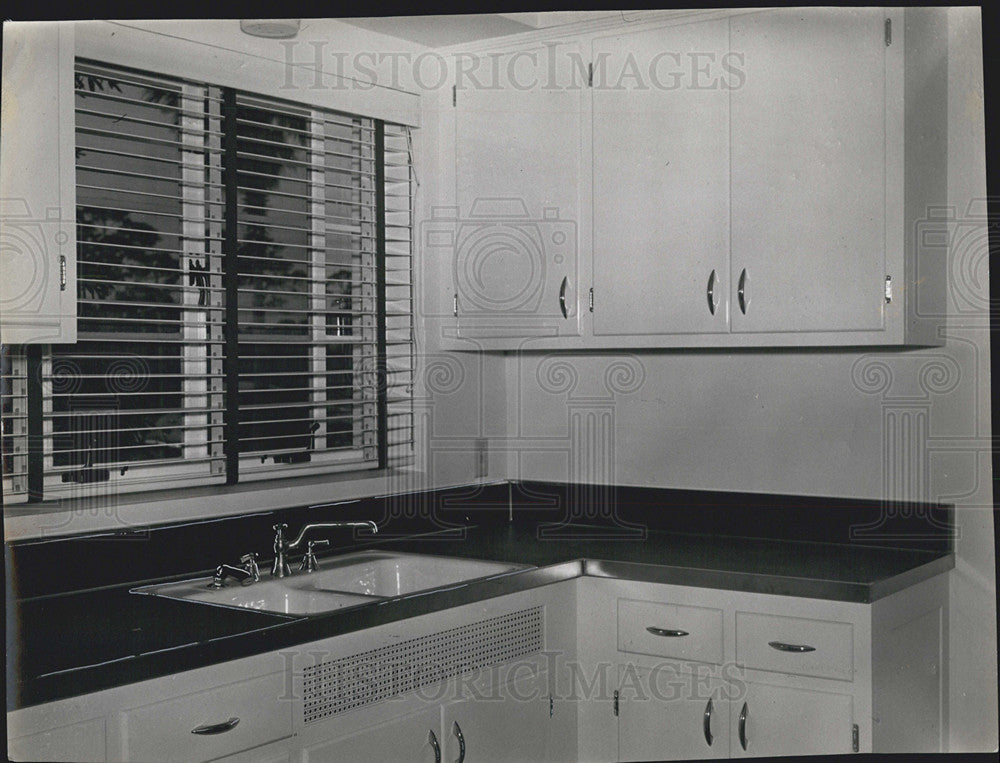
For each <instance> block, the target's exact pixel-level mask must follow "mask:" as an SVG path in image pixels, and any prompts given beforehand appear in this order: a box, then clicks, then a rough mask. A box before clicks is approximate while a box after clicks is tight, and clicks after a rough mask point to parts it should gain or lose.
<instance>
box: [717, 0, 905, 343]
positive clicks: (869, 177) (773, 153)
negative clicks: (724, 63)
mask: <svg viewBox="0 0 1000 763" xmlns="http://www.w3.org/2000/svg"><path fill="white" fill-rule="evenodd" d="M885 18H886V16H885V13H884V11H883V10H882V9H879V8H853V9H843V8H807V9H803V8H794V9H792V8H789V9H783V10H780V11H773V12H769V13H761V14H752V15H747V16H741V17H738V18H734V19H733V20H732V27H731V30H732V38H731V42H730V44H731V46H732V49H733V50H734V51H739V53H740V54H741V55H743V56H744V57H745V64H744V66H745V69H744V74H745V78H744V82H743V86H742V87H739V88H736V89H734V90H733V91H732V116H731V118H732V178H731V188H732V221H733V223H732V224H733V229H732V269H731V273H730V279H729V284H730V286H731V288H732V289H733V298H732V299H733V310H732V317H733V331H746V332H803V331H881V330H882V328H883V325H884V316H883V307H884V305H885V300H884V281H885V276H886V275H887V274H891V275H895V276H896V279H897V285H898V284H899V283H900V282H901V280H902V278H901V274H900V273H899V272H898V271H897V272H896V273H890V271H889V270H887V267H886V251H885V225H886V219H885V216H886V209H885V196H886V175H885V166H886V155H885V146H886V142H887V140H889V139H895V138H896V136H892V137H891V138H889V137H887V136H886V134H885V124H886V92H885V88H886V82H885V77H886V74H885V60H886V56H887V51H889V50H891V49H892V48H891V47H887V46H886V44H885V41H884V40H885ZM897 50H898V47H897ZM744 270H745V271H746V273H747V278H748V283H747V285H746V295H747V300H748V302H749V303H748V304H747V306H746V314H744V313H743V311H742V310H741V309H740V308H739V307H738V306H737V304H736V302H737V300H736V292H735V289H736V288H737V286H738V281H739V278H740V275H741V273H742V272H743V271H744Z"/></svg>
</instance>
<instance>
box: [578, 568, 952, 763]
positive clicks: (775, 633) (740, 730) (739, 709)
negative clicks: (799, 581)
mask: <svg viewBox="0 0 1000 763" xmlns="http://www.w3.org/2000/svg"><path fill="white" fill-rule="evenodd" d="M947 590H948V589H947V577H946V576H944V575H939V576H937V577H935V578H931V579H928V580H926V581H923V582H921V583H918V584H916V585H914V586H911V587H909V588H906V589H904V590H902V591H899V592H897V593H893V594H891V595H889V596H886V597H883V598H880V599H879V600H877V601H876V602H874V603H872V604H864V603H858V602H842V601H834V600H821V599H809V598H799V597H792V596H779V595H772V594H758V593H743V592H737V591H726V590H722V589H704V588H693V587H686V586H676V585H667V584H660V583H644V582H631V581H625V580H612V579H598V578H587V577H585V578H582V579H581V580H580V588H579V589H578V592H577V602H578V605H577V606H578V608H579V609H578V612H577V622H578V632H577V639H578V655H579V661H580V666H579V672H580V673H581V674H583V675H587V676H593V675H596V674H597V672H598V670H599V668H600V666H602V665H607V664H609V663H610V664H613V665H615V670H616V677H617V682H616V683H615V684H614V686H615V687H616V689H615V691H614V692H613V695H612V698H611V701H610V702H609V701H608V697H607V696H602V695H601V693H600V692H591V695H590V696H586V697H584V698H583V699H582V701H581V702H580V703H579V708H578V719H579V721H578V728H579V737H578V749H579V758H580V760H586V761H592V760H609V759H614V758H615V757H617V759H618V760H621V761H644V760H694V759H699V758H727V757H733V758H744V757H765V758H769V757H781V756H789V755H835V754H850V753H857V752H862V753H864V752H872V751H873V750H874V751H878V752H889V751H891V752H940V751H943V750H945V749H946V744H947V742H946V740H947V733H948V707H947V698H948V690H947V684H946V683H945V681H944V679H943V678H942V676H943V675H946V669H945V668H943V667H942V666H943V665H946V663H947V652H948V641H947V621H948V610H947V602H948V600H947ZM595 612H610V613H615V614H613V615H612V617H610V618H603V619H602V618H595V617H594V616H593V613H595ZM615 615H617V616H615ZM609 739H615V740H617V749H615V746H614V745H613V744H609V742H608V740H609Z"/></svg>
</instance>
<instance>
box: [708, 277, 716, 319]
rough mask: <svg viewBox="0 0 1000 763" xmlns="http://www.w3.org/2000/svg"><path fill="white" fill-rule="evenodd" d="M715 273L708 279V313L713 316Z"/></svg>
mask: <svg viewBox="0 0 1000 763" xmlns="http://www.w3.org/2000/svg"><path fill="white" fill-rule="evenodd" d="M715 304H716V303H715V271H714V270H713V271H712V274H711V275H710V276H709V277H708V312H710V313H711V314H712V315H715Z"/></svg>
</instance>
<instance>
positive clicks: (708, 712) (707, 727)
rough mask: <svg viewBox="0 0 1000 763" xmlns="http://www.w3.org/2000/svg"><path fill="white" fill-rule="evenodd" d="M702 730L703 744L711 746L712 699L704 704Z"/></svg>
mask: <svg viewBox="0 0 1000 763" xmlns="http://www.w3.org/2000/svg"><path fill="white" fill-rule="evenodd" d="M703 730H704V732H705V744H707V745H708V746H709V747H711V746H712V700H711V699H710V700H708V704H707V705H705V721H704V729H703Z"/></svg>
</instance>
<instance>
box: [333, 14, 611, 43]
mask: <svg viewBox="0 0 1000 763" xmlns="http://www.w3.org/2000/svg"><path fill="white" fill-rule="evenodd" d="M608 15H614V16H617V15H620V12H619V11H556V12H546V13H480V14H461V15H449V16H379V17H372V18H345V19H340V21H343V22H345V23H347V24H352V25H354V26H356V27H360V28H361V29H367V30H369V31H372V32H379V33H381V34H387V35H392V36H393V37H400V38H402V39H404V40H409V41H410V42H415V43H417V44H419V45H425V46H427V47H429V48H445V47H448V46H450V45H457V44H459V43H463V42H473V41H476V40H487V39H490V38H493V37H505V36H507V35H511V34H518V33H520V32H528V31H530V30H532V29H547V28H550V27H555V26H562V25H564V24H572V23H575V22H579V21H589V20H591V19H595V18H601V17H602V16H608Z"/></svg>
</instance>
